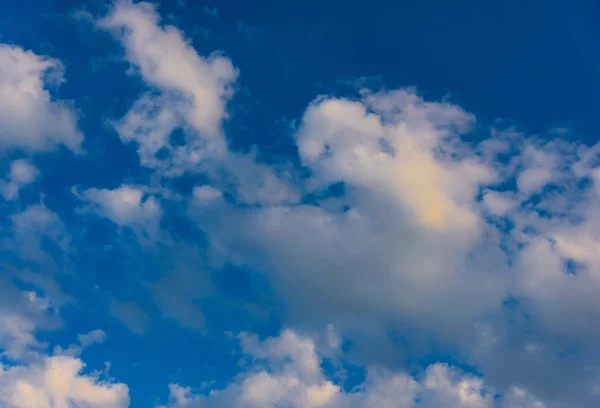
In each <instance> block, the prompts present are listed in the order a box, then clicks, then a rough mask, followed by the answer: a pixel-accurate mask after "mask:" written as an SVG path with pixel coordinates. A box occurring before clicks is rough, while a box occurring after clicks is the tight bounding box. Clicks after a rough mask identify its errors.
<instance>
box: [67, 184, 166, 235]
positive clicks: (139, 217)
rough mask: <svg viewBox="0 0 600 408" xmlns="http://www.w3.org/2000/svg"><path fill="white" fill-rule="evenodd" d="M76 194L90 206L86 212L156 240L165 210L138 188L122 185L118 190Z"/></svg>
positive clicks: (93, 190)
mask: <svg viewBox="0 0 600 408" xmlns="http://www.w3.org/2000/svg"><path fill="white" fill-rule="evenodd" d="M73 192H74V194H75V195H76V196H77V197H78V198H79V199H81V200H82V201H84V202H86V203H88V206H87V207H85V208H84V211H90V212H94V213H97V214H98V215H100V216H102V217H105V218H108V219H109V220H111V221H112V222H114V223H115V224H117V225H119V226H121V227H131V228H133V229H134V230H136V231H139V232H141V233H144V234H146V235H148V236H153V235H155V234H156V233H157V232H158V229H159V224H160V218H161V216H162V209H161V206H160V203H159V202H158V200H157V199H156V198H155V197H154V196H152V195H150V194H148V193H146V192H145V191H144V189H142V188H137V187H135V186H129V185H122V186H120V187H118V188H116V189H114V190H109V189H97V188H90V189H88V190H85V191H83V192H81V193H79V192H78V191H77V190H75V189H74V190H73Z"/></svg>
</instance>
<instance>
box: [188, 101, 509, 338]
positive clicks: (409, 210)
mask: <svg viewBox="0 0 600 408" xmlns="http://www.w3.org/2000/svg"><path fill="white" fill-rule="evenodd" d="M472 121H473V118H472V116H471V115H469V114H467V113H465V112H464V111H462V110H461V109H459V108H457V107H456V106H454V105H451V104H448V103H432V102H425V101H423V100H422V99H420V98H419V97H418V96H416V95H415V94H414V93H412V92H411V91H410V90H400V91H392V92H383V93H369V92H365V93H364V96H363V98H361V99H360V100H356V101H355V100H349V99H339V98H320V99H319V100H317V101H316V102H314V103H313V104H311V105H310V106H309V108H308V109H307V111H306V112H305V115H304V117H303V120H302V122H301V125H300V129H299V132H298V135H297V140H298V146H299V151H300V158H301V159H302V161H303V163H304V164H305V165H306V166H307V167H308V168H309V169H310V171H311V174H312V176H311V177H310V178H309V179H308V180H307V181H306V184H305V188H306V189H307V190H308V191H309V192H318V191H319V190H321V189H323V188H325V187H327V186H328V185H330V184H331V183H337V182H343V183H344V186H345V190H346V193H345V196H344V197H342V198H339V199H325V200H321V202H319V203H317V204H316V205H308V204H306V205H290V206H285V205H276V204H275V205H272V206H263V207H261V208H258V209H239V208H232V207H227V206H226V205H222V206H220V207H219V208H215V209H211V208H207V207H206V206H202V207H200V208H198V210H197V212H196V213H195V218H196V219H197V220H198V222H199V223H200V225H201V226H202V227H203V228H205V229H207V230H208V231H209V232H210V233H211V236H213V237H216V238H215V241H216V242H217V244H216V245H218V247H219V248H225V249H224V250H225V251H229V252H227V256H229V257H230V258H233V259H238V257H239V259H243V260H244V262H251V263H253V264H254V265H256V267H257V268H258V269H259V270H264V271H266V272H267V273H268V274H269V277H270V278H271V282H272V284H273V286H274V288H275V290H277V291H278V294H280V295H282V296H284V298H285V299H286V300H287V301H288V302H290V303H291V304H292V305H293V306H292V307H291V310H292V311H293V313H294V314H295V316H294V317H293V318H299V319H304V318H306V319H310V320H313V321H314V319H317V320H318V317H319V316H321V315H322V313H321V312H317V311H318V310H327V318H330V317H331V316H334V317H335V318H336V319H337V318H339V319H340V320H342V321H344V322H346V323H350V322H351V321H353V320H354V321H355V323H356V324H357V325H360V324H371V323H369V322H372V319H373V318H381V319H382V320H385V321H388V322H389V321H393V322H395V324H400V325H401V327H404V326H406V325H408V326H413V327H414V326H417V327H421V328H422V329H424V330H427V331H428V332H430V331H431V332H435V333H437V334H438V335H439V334H441V335H443V336H444V337H446V338H456V337H461V336H465V337H466V338H469V337H470V334H468V333H471V332H472V330H473V327H472V322H473V321H474V320H476V319H477V318H479V317H481V316H484V315H486V314H488V313H493V312H494V311H495V310H497V309H498V308H499V307H500V303H501V301H500V300H501V299H502V297H503V296H504V295H505V293H506V292H505V291H506V289H507V288H506V286H505V282H503V279H501V275H502V273H503V271H504V270H506V268H507V265H506V264H505V257H504V254H503V253H502V251H501V250H499V249H497V248H495V247H494V245H493V244H494V243H495V241H494V239H495V236H494V231H493V230H492V229H490V227H489V226H488V225H487V224H486V223H485V221H484V220H483V217H482V216H481V214H480V208H479V205H478V203H477V202H476V197H477V196H478V194H480V190H481V189H482V187H483V186H486V185H488V184H490V183H492V182H494V180H495V179H496V172H495V169H494V168H493V166H490V165H488V164H487V163H486V162H485V161H484V160H483V159H482V158H481V157H479V156H478V155H477V153H476V152H475V151H474V149H472V148H471V147H469V145H467V144H464V143H462V142H461V141H460V138H459V133H457V132H458V131H459V130H464V129H468V128H469V126H471V125H472ZM344 206H345V207H346V210H344ZM488 243H489V244H491V245H487V244H488ZM478 250H483V251H485V252H486V260H485V261H483V260H482V259H481V258H480V257H475V256H471V254H472V253H473V252H474V251H478ZM324 318H325V317H324ZM359 322H360V323H359ZM320 323H322V324H325V323H327V322H320ZM336 323H337V322H336ZM375 325H376V324H375Z"/></svg>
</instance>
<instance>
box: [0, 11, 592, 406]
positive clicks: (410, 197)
mask: <svg viewBox="0 0 600 408" xmlns="http://www.w3.org/2000/svg"><path fill="white" fill-rule="evenodd" d="M95 23H96V24H97V26H98V27H100V28H101V29H103V30H107V31H109V32H111V33H112V34H113V36H114V38H115V39H116V40H117V41H118V42H119V43H120V44H121V45H122V46H123V49H124V58H125V60H126V61H127V62H128V63H130V64H131V66H132V73H133V74H135V75H138V76H139V77H140V78H141V79H142V80H143V82H144V83H145V84H146V85H147V90H146V91H145V92H144V93H143V94H142V95H140V96H139V98H138V99H137V100H136V101H135V102H134V103H133V105H132V106H131V107H130V109H129V111H128V112H127V113H126V114H125V115H124V116H123V117H122V118H120V119H117V120H114V121H113V125H114V130H116V132H117V134H118V136H119V138H120V140H121V141H122V142H123V143H124V144H130V143H131V144H133V145H135V147H136V149H137V153H138V155H139V160H140V163H141V165H142V167H143V168H144V171H147V172H148V173H149V174H151V176H150V177H149V178H148V179H144V180H145V181H148V180H149V181H148V185H142V184H133V183H129V182H123V184H121V185H120V186H119V187H116V188H115V187H114V185H113V186H111V187H106V186H95V187H94V186H84V187H76V188H75V187H73V190H72V191H73V193H74V195H75V197H76V198H77V199H78V200H79V211H76V216H77V217H81V219H83V220H85V217H88V216H90V215H91V214H93V215H96V216H99V217H102V218H104V219H106V220H108V221H110V222H112V223H113V224H115V225H116V226H118V227H120V228H122V229H131V230H133V231H134V233H135V236H136V237H138V238H139V239H140V240H141V241H143V242H144V243H148V242H150V243H152V244H156V245H148V246H142V247H143V248H141V249H140V248H137V247H136V248H135V250H136V251H139V253H141V254H142V255H140V257H146V258H145V259H148V260H149V261H148V262H147V263H148V264H150V263H152V264H153V265H152V266H153V267H155V269H157V270H159V271H160V272H161V273H159V274H154V275H152V274H148V276H150V275H152V279H146V277H144V278H143V279H142V278H141V277H138V276H136V278H138V283H139V286H140V287H141V290H142V291H143V292H144V294H145V295H149V298H150V299H151V301H152V302H154V304H156V306H158V308H159V309H160V312H161V313H162V315H163V316H164V317H166V318H169V319H173V320H175V321H177V322H178V323H180V325H181V326H182V327H183V328H185V329H193V330H200V329H203V328H205V316H204V314H203V310H202V301H203V300H204V299H205V298H206V296H207V295H208V294H209V293H210V291H211V290H213V285H212V283H211V282H210V276H209V275H210V272H211V271H215V270H218V269H219V268H222V267H223V266H226V265H233V266H238V267H249V268H252V269H253V270H255V271H258V273H260V274H261V275H262V276H263V277H266V279H267V280H268V283H269V284H270V286H271V287H272V288H273V290H274V292H275V293H276V295H277V296H278V297H279V298H280V299H281V301H282V303H284V304H285V306H286V308H285V312H283V313H282V319H284V321H285V326H288V327H292V329H288V330H284V331H282V332H281V334H280V335H279V336H278V337H274V338H268V339H265V340H259V338H258V337H257V336H255V335H250V334H242V335H240V336H239V338H238V340H239V343H240V346H241V348H242V352H243V354H244V355H245V356H246V365H245V366H243V367H242V369H241V370H240V372H239V373H238V374H237V375H236V376H235V378H232V379H231V381H230V382H229V383H228V384H226V385H224V386H223V387H213V386H206V387H204V388H201V389H192V388H188V387H183V386H180V385H176V384H171V385H170V391H171V398H170V402H169V403H168V405H167V406H169V407H222V406H230V407H240V408H241V407H254V408H270V407H277V406H289V407H297V408H308V407H325V408H341V407H356V408H359V407H417V406H419V407H438V406H444V407H456V408H467V407H470V408H485V407H488V408H489V407H502V408H518V407H535V408H542V407H546V406H547V407H549V408H551V407H554V408H563V407H572V406H581V407H588V406H589V407H592V406H596V405H597V399H598V397H599V395H600V391H599V390H600V353H599V352H598V348H597V343H598V341H599V340H600V329H599V328H598V326H597V325H594V324H590V322H595V321H598V319H599V318H600V300H599V297H598V293H599V292H600V232H599V231H600V221H599V220H600V156H599V154H600V144H597V145H594V146H589V145H585V144H583V143H579V142H577V141H574V140H571V139H566V138H564V134H560V133H556V132H554V133H552V132H549V133H548V134H546V135H537V136H536V135H526V134H522V133H520V132H518V131H517V130H515V129H489V134H488V135H487V136H485V137H483V138H481V139H480V140H478V141H472V140H470V141H468V140H466V138H464V135H465V134H466V133H468V132H470V131H471V130H472V129H473V128H474V127H475V126H477V123H476V119H475V117H474V116H473V115H472V114H470V113H468V112H466V111H464V110H463V109H462V108H461V107H459V106H457V105H456V104H453V103H451V102H450V101H447V100H443V101H428V100H425V99H424V98H422V97H421V96H419V95H418V93H417V92H416V90H415V89H411V88H402V89H396V90H386V89H382V90H371V89H361V90H360V91H359V92H358V93H357V94H356V95H350V96H345V97H341V96H334V95H322V96H319V97H317V98H316V99H315V100H314V101H313V102H312V103H310V104H309V106H308V107H307V108H306V110H305V111H304V112H303V113H301V117H300V118H299V120H298V122H297V126H296V127H295V128H294V131H295V133H294V137H295V143H296V147H297V152H298V159H299V166H296V167H294V164H292V163H291V160H290V163H285V164H281V165H267V164H265V163H262V162H260V160H259V159H258V157H259V155H258V154H257V153H256V152H251V153H240V152H234V151H232V150H231V149H230V148H229V146H228V142H227V135H225V132H224V130H223V122H224V121H225V120H226V119H227V118H228V113H227V103H228V102H229V101H230V100H231V98H232V97H233V90H234V87H235V84H236V81H237V78H238V74H239V72H238V69H237V68H235V67H234V65H233V63H232V62H231V60H230V59H229V58H228V57H226V56H224V55H223V54H220V53H213V54H211V55H208V56H201V55H200V54H198V53H197V52H196V50H195V49H194V47H193V46H192V44H191V42H190V40H188V39H186V37H185V35H184V34H183V33H182V32H181V31H180V30H179V29H177V28H175V27H173V26H170V25H165V24H163V23H161V19H160V16H159V14H158V12H157V9H156V8H155V6H153V5H151V4H149V3H143V2H142V3H132V2H130V1H126V0H121V1H117V2H116V3H115V4H114V5H113V6H111V7H110V11H109V13H108V15H107V16H105V17H104V18H102V19H100V20H97V21H95ZM63 80H64V79H63V75H62V66H61V63H60V62H59V61H57V60H54V59H52V58H50V57H45V56H40V55H36V54H34V53H32V52H30V51H25V50H23V49H21V48H19V47H17V46H12V45H0V125H1V126H0V127H1V128H2V134H1V135H0V151H2V152H3V153H6V152H8V151H13V150H20V151H21V152H20V154H21V153H23V152H25V153H37V152H46V151H50V150H52V149H55V148H57V146H60V145H64V146H66V147H67V148H68V149H70V150H72V151H73V152H78V151H80V150H81V144H82V140H83V136H82V134H81V132H80V131H79V130H78V128H77V114H76V112H75V110H74V109H73V107H72V105H71V104H70V103H67V102H65V101H60V100H56V99H55V98H53V97H52V95H51V92H50V90H49V87H50V86H51V85H59V84H60V83H61V82H62V81H63ZM6 157H8V156H6ZM7 167H8V172H7V173H6V176H5V177H4V179H3V180H2V182H1V183H0V193H1V194H2V196H3V198H4V200H5V202H6V206H7V207H6V208H7V212H6V213H4V214H3V215H2V221H3V223H2V227H3V231H4V232H5V236H4V237H3V239H2V241H0V255H2V257H3V258H2V260H8V261H10V263H12V264H13V265H12V268H9V267H6V266H2V268H0V284H1V285H0V288H1V289H0V291H1V292H0V358H2V359H3V360H2V363H1V364H0V403H1V404H4V405H7V406H8V407H10V408H13V407H14V408H29V407H46V406H53V407H58V408H68V407H71V406H85V407H125V406H128V404H129V396H128V388H127V386H126V385H124V384H120V383H115V382H114V381H113V380H111V379H110V378H105V376H104V377H103V374H102V373H89V372H86V371H85V364H84V363H83V361H82V360H81V358H80V354H81V350H82V349H83V348H84V347H86V346H88V345H90V344H93V343H95V342H101V341H102V340H103V339H104V332H102V331H95V332H91V333H89V334H86V335H82V336H80V337H79V343H78V344H76V345H74V346H71V347H68V348H67V349H65V350H63V349H60V348H56V349H55V350H54V352H53V353H51V354H48V353H47V352H46V351H45V350H46V348H47V345H46V344H45V343H44V342H43V341H41V340H39V339H38V338H37V337H36V331H37V330H39V329H40V328H42V327H56V325H57V322H59V321H60V318H59V316H58V312H57V311H58V310H59V309H60V306H61V305H62V304H63V303H64V299H65V298H66V297H67V296H66V295H65V294H62V293H61V291H60V290H59V289H58V288H57V284H56V281H55V279H54V277H53V276H52V274H53V272H55V271H58V270H62V269H66V267H67V266H70V262H69V259H68V252H69V250H70V248H71V247H72V246H73V245H75V246H76V245H77V244H78V243H77V242H73V239H72V236H71V234H70V232H69V231H68V230H67V229H68V228H67V226H66V225H65V223H64V222H63V221H62V220H61V218H60V217H59V215H58V214H57V213H56V212H55V211H53V210H51V209H50V208H48V207H47V206H46V204H45V203H44V202H43V201H39V202H38V203H34V204H32V203H20V202H19V200H18V199H19V198H20V194H19V193H20V191H21V190H22V189H23V188H25V186H27V185H30V184H32V183H34V182H35V181H36V180H37V179H38V178H39V177H42V176H43V174H41V173H40V171H39V170H38V169H37V167H36V166H35V164H34V161H33V159H17V160H13V161H11V162H10V164H9V165H8V166H7ZM183 175H185V176H189V177H191V180H192V182H193V183H194V185H192V186H191V188H189V189H188V192H187V193H184V192H181V191H176V190H177V189H176V188H175V187H174V183H173V181H174V180H177V179H178V178H179V177H180V176H183ZM30 187H31V186H30ZM23 195H24V194H22V195H21V196H23ZM21 204H22V205H21ZM9 210H10V211H9ZM170 211H171V212H173V213H177V214H171V213H169V212H170ZM169 216H170V218H169ZM175 217H179V218H180V219H183V220H184V221H183V222H184V223H189V224H192V223H193V224H194V225H193V226H190V229H191V228H192V227H193V228H197V229H198V231H200V233H198V235H194V234H193V233H190V236H191V237H193V238H190V240H189V241H190V242H182V241H185V240H182V239H181V237H176V236H175V234H174V233H172V231H171V230H170V229H169V228H168V223H169V222H170V221H172V219H173V218H175ZM5 226H6V228H4V227H5ZM199 236H201V237H199ZM194 239H197V241H198V242H196V241H194ZM132 247H133V245H132V246H130V247H128V248H132ZM139 253H138V252H136V254H135V255H136V256H137V255H139ZM128 255H129V256H132V257H133V255H132V254H128ZM6 263H7V264H8V263H9V262H6ZM27 268H31V270H29V269H27ZM15 278H18V279H19V280H20V281H23V282H26V283H27V284H29V285H33V286H34V287H35V288H36V290H37V289H40V290H39V291H37V292H36V291H31V292H27V293H26V294H23V293H21V291H19V290H17V289H16V287H15V286H14V282H13V280H14V279H15ZM40 293H44V296H41V295H40ZM109 302H110V305H109V309H110V312H109V313H110V314H112V315H114V316H116V317H117V318H119V319H120V320H121V321H123V322H124V323H125V324H126V325H127V326H128V327H129V328H130V329H131V330H132V331H134V332H136V333H137V334H143V333H144V332H145V331H146V330H147V329H148V327H149V326H150V324H151V319H150V317H148V315H147V314H146V312H145V311H144V310H143V309H142V308H141V306H139V305H138V304H137V303H136V302H135V300H134V299H126V298H118V299H117V298H114V297H110V300H109ZM11 305H12V307H10V306H11ZM330 322H333V323H334V324H335V327H337V328H338V329H339V330H340V332H341V335H340V337H336V336H337V335H332V337H331V338H330V339H329V340H330V341H325V343H328V344H329V346H328V347H329V349H327V350H326V351H325V350H322V349H321V346H320V344H321V343H319V342H318V341H317V340H316V339H315V338H313V337H311V336H308V335H301V334H300V333H305V332H306V333H314V332H315V331H317V330H318V328H320V327H323V326H324V325H326V324H328V323H330ZM53 325H54V326H53ZM341 337H343V338H345V339H348V340H349V341H350V342H352V344H353V345H354V349H353V350H352V352H349V353H345V352H342V350H341V346H340V343H341V340H340V338H341ZM436 352H440V353H445V352H447V353H452V354H453V356H455V357H456V359H457V360H459V361H460V362H461V363H465V364H466V365H471V366H472V367H476V368H477V370H478V372H480V373H481V374H477V375H476V374H472V373H470V372H469V370H466V369H459V368H457V367H455V366H452V365H449V364H446V363H444V362H434V363H426V364H424V366H423V367H419V368H420V369H419V370H417V371H415V372H412V371H410V372H409V371H407V369H406V367H404V365H405V363H406V361H408V360H410V357H411V356H416V359H417V360H418V359H419V358H424V357H427V356H430V355H435V353H436ZM402 353H405V354H406V355H405V356H399V355H400V354H402ZM382 355H383V358H382V357H381V356H382ZM325 359H330V360H331V361H329V363H331V364H332V365H333V366H334V367H335V368H340V367H342V366H343V363H344V362H345V361H352V362H353V363H357V364H360V365H361V366H362V367H366V369H365V376H364V379H363V380H362V381H361V382H360V384H359V385H357V386H355V387H354V386H353V387H346V385H345V384H344V382H343V381H340V380H339V378H334V377H335V375H331V374H330V373H328V372H327V370H325V369H324V364H323V363H324V360H325ZM6 361H8V363H7V362H6ZM397 361H401V362H400V363H398V364H396V363H395V362H397ZM340 370H341V368H340ZM541 401H544V403H542V402H541Z"/></svg>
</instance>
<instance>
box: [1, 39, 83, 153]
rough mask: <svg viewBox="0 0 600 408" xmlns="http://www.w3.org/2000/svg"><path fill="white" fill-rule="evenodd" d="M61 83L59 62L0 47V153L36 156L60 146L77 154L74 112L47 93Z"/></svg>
mask: <svg viewBox="0 0 600 408" xmlns="http://www.w3.org/2000/svg"><path fill="white" fill-rule="evenodd" d="M63 80H64V79H63V76H62V65H61V63H60V62H59V61H57V60H55V59H52V58H49V57H46V56H39V55H36V54H34V53H33V52H31V51H26V50H24V49H22V48H20V47H17V46H12V45H7V44H0V128H2V134H1V135H0V150H7V149H12V148H16V149H22V150H28V151H33V152H39V151H48V150H52V149H54V148H56V147H57V146H58V145H64V146H66V147H67V148H69V149H71V150H73V151H80V149H81V142H82V140H83V135H82V134H81V132H80V131H79V130H78V128H77V114H76V113H75V110H74V109H73V107H72V106H71V105H70V104H69V103H67V102H65V101H59V100H54V99H53V98H52V97H51V96H50V93H49V92H48V91H47V87H48V86H49V85H52V84H60V83H61V82H62V81H63Z"/></svg>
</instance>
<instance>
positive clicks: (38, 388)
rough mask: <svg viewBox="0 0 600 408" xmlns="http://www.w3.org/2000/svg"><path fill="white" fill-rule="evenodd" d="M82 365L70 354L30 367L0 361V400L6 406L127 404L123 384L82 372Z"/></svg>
mask: <svg viewBox="0 0 600 408" xmlns="http://www.w3.org/2000/svg"><path fill="white" fill-rule="evenodd" d="M84 367H85V365H84V363H83V362H82V361H81V360H80V359H78V358H75V357H71V356H51V357H48V358H46V359H44V360H43V361H42V362H40V363H39V364H33V365H31V366H20V365H17V366H3V365H1V364H0V402H2V404H3V405H4V406H6V407H7V408H41V407H57V408H59V407H61V408H67V407H90V408H120V407H123V408H124V407H128V406H129V390H128V387H127V386H126V385H125V384H119V383H116V384H115V383H111V382H107V381H103V380H101V379H100V378H99V374H94V373H92V374H89V375H85V374H82V370H83V369H84Z"/></svg>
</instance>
